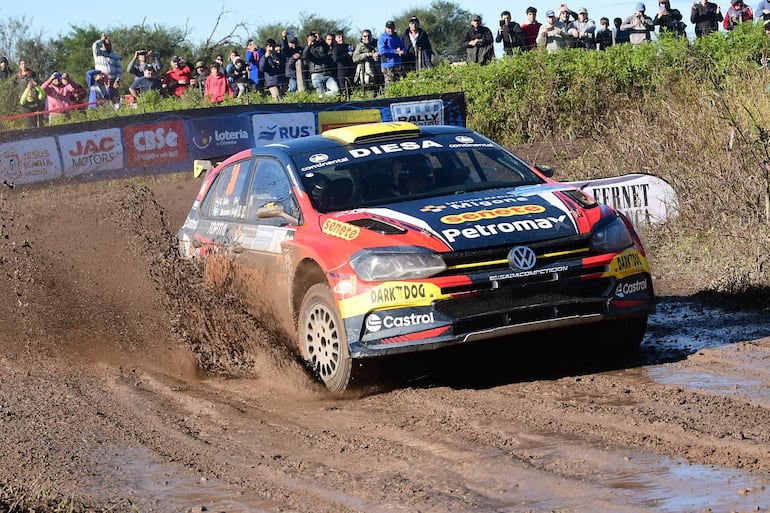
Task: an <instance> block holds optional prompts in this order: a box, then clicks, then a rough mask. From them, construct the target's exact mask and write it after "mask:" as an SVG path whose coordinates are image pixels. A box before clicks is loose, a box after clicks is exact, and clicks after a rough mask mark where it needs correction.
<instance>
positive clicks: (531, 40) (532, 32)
mask: <svg viewBox="0 0 770 513" xmlns="http://www.w3.org/2000/svg"><path fill="white" fill-rule="evenodd" d="M541 25H542V24H541V23H540V22H539V21H537V9H535V8H534V7H527V21H525V22H524V24H523V25H522V26H521V32H522V35H523V37H524V47H523V49H524V50H532V49H534V48H537V35H538V34H539V33H540V26H541Z"/></svg>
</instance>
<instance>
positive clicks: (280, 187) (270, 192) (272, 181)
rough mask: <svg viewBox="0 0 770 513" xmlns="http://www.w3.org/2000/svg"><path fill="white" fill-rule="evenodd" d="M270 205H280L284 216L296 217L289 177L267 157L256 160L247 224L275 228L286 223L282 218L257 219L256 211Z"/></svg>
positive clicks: (281, 167) (277, 163)
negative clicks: (267, 225) (265, 225)
mask: <svg viewBox="0 0 770 513" xmlns="http://www.w3.org/2000/svg"><path fill="white" fill-rule="evenodd" d="M272 203H280V204H281V205H283V209H284V212H285V213H286V214H288V215H290V216H292V217H297V216H298V212H299V207H298V206H297V203H296V201H295V200H294V196H293V195H292V189H291V183H289V177H288V176H287V175H286V171H285V170H284V169H283V166H282V165H281V163H280V162H278V161H277V160H275V159H272V158H268V157H262V158H258V159H256V169H255V171H254V179H253V180H252V181H251V189H250V190H249V198H248V204H249V215H248V219H249V222H255V223H262V224H270V225H277V226H280V225H284V224H286V223H287V221H286V219H283V218H277V217H276V218H273V217H268V218H257V210H258V209H260V208H261V207H264V206H266V205H269V204H272Z"/></svg>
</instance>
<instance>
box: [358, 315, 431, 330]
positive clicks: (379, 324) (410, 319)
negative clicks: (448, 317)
mask: <svg viewBox="0 0 770 513" xmlns="http://www.w3.org/2000/svg"><path fill="white" fill-rule="evenodd" d="M434 322H436V321H435V318H434V314H433V312H428V313H410V314H407V315H390V314H383V313H373V314H370V315H369V317H367V318H366V331H368V332H369V333H376V332H378V331H380V330H383V329H384V330H389V329H394V328H411V327H419V326H421V325H425V324H432V323H434Z"/></svg>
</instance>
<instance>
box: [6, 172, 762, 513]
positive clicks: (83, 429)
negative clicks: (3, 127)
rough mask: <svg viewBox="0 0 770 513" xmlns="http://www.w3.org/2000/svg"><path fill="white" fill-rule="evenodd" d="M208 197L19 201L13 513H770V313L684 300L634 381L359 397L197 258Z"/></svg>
mask: <svg viewBox="0 0 770 513" xmlns="http://www.w3.org/2000/svg"><path fill="white" fill-rule="evenodd" d="M198 187H199V182H198V181H195V180H193V179H192V178H190V177H187V176H174V177H166V178H161V179H143V180H139V181H131V182H100V183H92V184H82V185H72V186H58V187H54V186H45V187H40V188H35V189H28V190H20V189H8V188H6V189H4V190H2V192H1V193H0V230H2V231H1V232H0V280H2V285H0V316H2V319H3V321H2V322H3V324H2V331H1V332H0V432H2V433H3V435H2V436H0V461H1V462H2V465H0V512H2V511H9V510H10V511H24V510H25V506H29V505H33V504H34V505H41V504H47V505H48V509H49V510H51V511H54V510H56V507H57V506H61V505H62V504H66V505H67V506H68V507H69V506H72V507H73V509H74V510H78V509H92V510H97V511H108V510H109V511H137V510H138V511H160V512H176V511H202V510H203V509H204V508H205V509H206V510H210V511H228V512H236V511H297V512H306V511H313V512H319V513H323V512H330V513H331V512H346V511H350V512H352V511H365V512H379V511H408V512H413V511H421V512H442V513H443V512H449V511H467V512H470V511H473V512H478V511H490V512H491V511H592V512H601V511H607V512H610V511H612V512H617V511H634V512H638V511H704V510H706V509H707V508H711V510H712V511H730V510H733V511H764V510H766V509H768V508H770V489H767V488H766V487H767V485H768V478H767V476H768V475H770V474H769V473H770V449H769V448H770V394H768V392H767V390H768V389H769V388H768V385H770V370H768V367H767V361H768V359H769V358H770V339H767V338H761V337H763V336H765V337H766V336H767V335H768V334H770V333H768V332H766V331H763V330H764V329H765V328H764V326H765V325H767V324H768V323H766V320H767V319H766V317H765V316H763V314H761V313H756V314H751V315H748V316H747V315H745V312H735V311H729V310H724V309H716V308H708V307H705V306H704V305H699V304H697V303H695V302H693V301H692V300H691V298H689V297H681V296H678V295H676V294H675V291H676V290H677V286H676V284H675V283H674V284H673V285H672V284H670V283H669V284H668V285H667V292H668V293H667V295H665V296H664V297H663V298H662V302H661V308H660V309H659V313H658V314H656V316H655V317H654V318H653V320H652V322H651V328H650V333H649V336H648V338H647V339H646V341H645V343H644V345H643V351H642V354H641V355H640V356H639V357H638V358H637V359H635V360H633V361H625V362H613V361H612V360H611V359H610V360H606V359H601V358H599V356H600V355H596V354H595V353H591V352H590V351H587V350H586V346H585V345H584V344H585V343H586V342H587V341H585V340H575V339H574V337H571V336H570V335H571V334H570V333H559V334H554V335H553V336H549V337H543V336H538V337H536V338H533V337H518V338H510V339H506V340H501V341H490V342H488V343H483V344H476V345H474V346H468V347H462V348H453V349H452V350H449V351H443V352H439V353H431V354H424V355H418V356H416V357H409V358H404V357H402V358H394V359H392V360H390V361H388V362H386V364H385V365H384V366H383V368H382V373H381V385H380V386H379V387H378V388H377V389H373V390H366V391H363V392H362V393H360V394H358V395H355V396H351V397H348V398H344V399H337V398H333V397H330V396H328V395H327V394H326V393H325V392H324V391H323V389H322V388H321V387H320V386H319V385H317V383H315V382H314V381H313V380H312V378H311V377H310V376H308V374H307V373H306V371H305V369H304V367H303V366H302V365H301V363H299V362H298V360H297V359H296V356H295V355H294V353H293V352H292V350H291V349H290V344H287V340H286V339H285V336H284V335H282V334H281V332H280V330H276V329H274V327H273V326H272V325H271V323H270V319H269V318H254V317H252V316H250V315H248V314H246V313H245V312H243V311H242V310H241V309H240V308H239V306H238V303H237V301H236V300H235V298H233V297H229V296H226V295H225V296H222V295H217V294H216V293H212V291H211V290H208V289H207V288H206V287H204V286H203V285H202V284H201V282H200V273H199V271H198V269H196V268H195V267H194V266H193V265H192V264H190V263H189V262H184V261H180V260H179V259H177V258H176V256H175V248H174V242H173V236H174V234H175V232H176V230H177V229H178V227H179V225H180V224H181V222H182V220H183V219H184V215H185V214H186V212H187V209H188V208H189V206H190V204H191V203H192V200H193V198H194V196H195V194H196V192H197V190H198ZM682 290H684V284H683V286H682ZM763 323H764V324H763ZM695 328H697V330H696V329H695ZM727 328H732V330H728V329H727ZM200 364H203V366H204V367H205V368H206V369H208V370H209V371H210V372H204V371H203V370H202V367H201V365H200ZM39 510H40V508H38V511H39Z"/></svg>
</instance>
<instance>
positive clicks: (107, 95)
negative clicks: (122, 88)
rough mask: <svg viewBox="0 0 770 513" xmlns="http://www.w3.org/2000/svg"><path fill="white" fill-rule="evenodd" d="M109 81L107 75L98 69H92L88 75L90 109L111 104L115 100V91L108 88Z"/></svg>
mask: <svg viewBox="0 0 770 513" xmlns="http://www.w3.org/2000/svg"><path fill="white" fill-rule="evenodd" d="M107 80H108V78H107V75H105V74H104V73H102V72H101V71H99V70H98V69H92V70H90V71H88V72H87V73H86V85H87V86H88V108H89V109H95V108H97V107H98V106H99V105H102V104H104V103H106V102H109V101H111V100H113V99H114V98H115V96H114V91H113V90H112V89H110V88H109V87H107Z"/></svg>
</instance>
